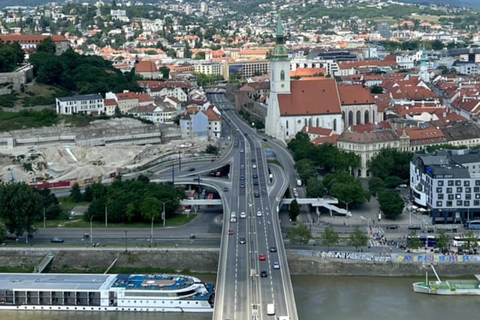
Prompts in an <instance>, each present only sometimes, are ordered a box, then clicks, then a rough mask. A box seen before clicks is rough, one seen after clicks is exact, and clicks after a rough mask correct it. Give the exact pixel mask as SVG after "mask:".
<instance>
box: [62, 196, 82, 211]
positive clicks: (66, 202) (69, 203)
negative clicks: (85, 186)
mask: <svg viewBox="0 0 480 320" xmlns="http://www.w3.org/2000/svg"><path fill="white" fill-rule="evenodd" d="M58 202H59V203H60V208H61V209H62V211H70V210H72V209H73V208H75V207H76V206H87V207H88V206H89V205H90V203H88V202H86V201H82V202H74V201H73V199H72V198H71V197H65V198H58Z"/></svg>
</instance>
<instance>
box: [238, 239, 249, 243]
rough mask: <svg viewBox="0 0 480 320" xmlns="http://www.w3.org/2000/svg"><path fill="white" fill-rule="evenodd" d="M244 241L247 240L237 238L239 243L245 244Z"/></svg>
mask: <svg viewBox="0 0 480 320" xmlns="http://www.w3.org/2000/svg"><path fill="white" fill-rule="evenodd" d="M246 242H247V241H246V240H245V238H240V239H239V240H238V243H240V244H245V243H246Z"/></svg>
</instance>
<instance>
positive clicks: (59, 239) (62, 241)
mask: <svg viewBox="0 0 480 320" xmlns="http://www.w3.org/2000/svg"><path fill="white" fill-rule="evenodd" d="M50 242H51V243H64V242H65V241H64V240H63V239H62V238H56V237H55V238H52V239H50Z"/></svg>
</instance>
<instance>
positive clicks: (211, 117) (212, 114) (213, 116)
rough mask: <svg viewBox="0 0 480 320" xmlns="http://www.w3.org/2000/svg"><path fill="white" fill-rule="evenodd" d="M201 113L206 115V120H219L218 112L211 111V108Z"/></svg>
mask: <svg viewBox="0 0 480 320" xmlns="http://www.w3.org/2000/svg"><path fill="white" fill-rule="evenodd" d="M203 113H204V114H205V115H206V116H207V117H208V121H220V120H221V119H220V117H219V116H218V114H216V113H215V111H213V109H212V108H208V109H207V110H205V111H203Z"/></svg>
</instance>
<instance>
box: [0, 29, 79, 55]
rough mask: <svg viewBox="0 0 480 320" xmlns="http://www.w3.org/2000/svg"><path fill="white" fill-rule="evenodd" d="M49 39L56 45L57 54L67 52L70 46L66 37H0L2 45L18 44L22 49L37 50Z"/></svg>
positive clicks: (19, 35) (18, 35)
mask: <svg viewBox="0 0 480 320" xmlns="http://www.w3.org/2000/svg"><path fill="white" fill-rule="evenodd" d="M48 37H50V38H52V40H53V42H54V43H55V54H57V55H60V54H62V53H63V52H65V51H66V50H67V49H68V48H69V47H70V45H69V44H68V40H67V39H66V38H65V37H64V36H60V35H53V36H44V35H26V34H5V35H0V42H1V43H5V44H8V43H14V42H18V43H19V44H20V46H21V47H22V49H35V48H36V47H37V45H38V44H39V43H40V42H42V41H43V40H45V39H47V38H48Z"/></svg>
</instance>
